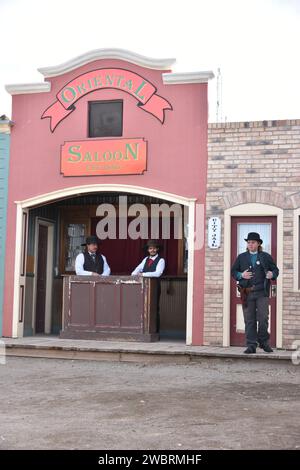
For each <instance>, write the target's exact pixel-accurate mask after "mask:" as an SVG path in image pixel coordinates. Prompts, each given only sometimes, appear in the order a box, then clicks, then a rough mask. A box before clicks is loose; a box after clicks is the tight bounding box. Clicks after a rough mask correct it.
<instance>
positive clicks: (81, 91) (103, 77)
mask: <svg viewBox="0 0 300 470" xmlns="http://www.w3.org/2000/svg"><path fill="white" fill-rule="evenodd" d="M107 88H112V89H115V90H119V91H124V92H126V93H129V94H130V95H131V96H133V98H135V99H136V100H138V106H139V108H140V109H143V110H144V111H146V112H147V113H150V114H152V115H153V116H155V117H156V118H157V119H158V120H159V121H160V122H161V123H162V124H163V123H164V120H165V109H170V110H172V106H171V104H170V103H169V102H168V101H167V100H166V99H165V98H162V97H161V96H159V95H158V94H157V93H156V92H157V88H156V87H155V86H154V85H153V84H152V83H151V82H149V80H147V79H146V78H144V77H142V76H141V75H139V74H137V73H134V72H131V71H130V70H124V69H114V68H110V69H97V70H92V71H90V72H87V73H84V74H82V75H79V77H76V78H74V79H73V80H71V81H70V82H69V83H67V84H66V85H65V86H64V87H63V88H61V90H60V91H59V92H58V93H57V94H56V101H55V102H54V103H53V104H51V106H49V107H48V108H47V109H46V111H44V113H43V114H42V119H45V118H50V129H51V132H54V130H55V128H56V126H57V125H58V124H59V123H60V122H61V121H62V120H63V119H65V118H66V117H67V116H68V115H69V114H70V113H72V112H73V111H74V110H75V109H76V108H75V106H74V105H75V103H76V102H77V101H78V100H79V99H80V98H82V97H83V96H86V95H87V94H88V93H92V92H93V91H98V90H105V89H107Z"/></svg>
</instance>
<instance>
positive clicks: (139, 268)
mask: <svg viewBox="0 0 300 470" xmlns="http://www.w3.org/2000/svg"><path fill="white" fill-rule="evenodd" d="M157 257H158V255H155V256H150V258H151V259H153V261H154V260H155V259H156V258H157ZM147 259H148V256H146V258H144V259H143V261H142V262H141V263H140V264H139V265H138V266H137V267H136V268H135V270H134V271H132V273H131V276H137V275H138V274H140V273H142V275H143V276H144V277H160V276H161V275H162V273H163V272H164V270H165V260H164V259H163V258H160V260H159V262H158V263H157V265H156V270H155V271H152V272H148V273H143V269H144V266H145V263H146V261H147Z"/></svg>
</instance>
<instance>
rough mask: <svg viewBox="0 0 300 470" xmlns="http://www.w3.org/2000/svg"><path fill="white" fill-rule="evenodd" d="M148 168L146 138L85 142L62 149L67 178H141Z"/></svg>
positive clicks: (63, 167) (64, 170) (62, 164)
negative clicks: (137, 176)
mask: <svg viewBox="0 0 300 470" xmlns="http://www.w3.org/2000/svg"><path fill="white" fill-rule="evenodd" d="M146 167H147V142H146V141H145V140H144V139H110V140H81V141H71V142H65V143H64V145H62V147H61V173H62V174H63V175H64V176H87V175H140V174H142V173H143V172H144V171H145V170H146Z"/></svg>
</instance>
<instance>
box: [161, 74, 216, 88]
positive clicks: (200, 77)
mask: <svg viewBox="0 0 300 470" xmlns="http://www.w3.org/2000/svg"><path fill="white" fill-rule="evenodd" d="M162 76H163V83H164V85H182V84H184V83H207V82H208V80H211V79H212V78H214V74H213V72H211V71H207V72H181V73H180V72H179V73H163V74H162Z"/></svg>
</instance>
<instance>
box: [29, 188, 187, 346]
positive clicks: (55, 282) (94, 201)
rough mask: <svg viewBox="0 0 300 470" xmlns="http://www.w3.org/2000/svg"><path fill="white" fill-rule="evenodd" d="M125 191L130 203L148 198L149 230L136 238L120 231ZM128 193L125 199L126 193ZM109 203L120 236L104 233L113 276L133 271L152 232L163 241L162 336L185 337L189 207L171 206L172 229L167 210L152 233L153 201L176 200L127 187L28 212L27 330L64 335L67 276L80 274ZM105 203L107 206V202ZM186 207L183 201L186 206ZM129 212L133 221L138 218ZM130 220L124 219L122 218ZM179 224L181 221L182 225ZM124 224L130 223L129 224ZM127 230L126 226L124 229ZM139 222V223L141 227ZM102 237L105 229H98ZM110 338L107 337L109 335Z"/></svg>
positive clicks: (101, 247) (103, 247) (102, 246)
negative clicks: (79, 262)
mask: <svg viewBox="0 0 300 470" xmlns="http://www.w3.org/2000/svg"><path fill="white" fill-rule="evenodd" d="M120 196H122V197H123V201H124V200H125V199H126V203H127V207H128V208H129V207H136V208H138V206H132V205H138V204H142V205H144V206H145V207H146V208H147V209H148V212H147V214H148V215H147V217H148V220H147V224H146V226H147V228H148V231H147V233H146V232H145V230H143V233H142V234H141V237H139V238H136V239H132V238H130V237H128V236H127V238H121V237H119V233H120V232H119V225H120V223H121V216H122V217H123V212H122V214H121V213H120ZM124 198H125V199H124ZM103 204H108V205H111V206H113V207H114V208H115V214H116V218H115V222H114V223H115V225H114V226H113V225H112V226H113V227H114V229H115V233H116V237H113V238H109V237H108V238H105V239H102V237H101V241H100V244H99V252H100V253H101V254H103V255H104V256H105V257H106V259H107V262H108V264H109V266H110V268H111V275H113V276H129V275H130V274H131V272H132V271H133V270H134V268H135V267H136V266H137V265H138V264H139V263H140V262H141V261H142V259H143V258H144V257H145V256H146V255H147V252H146V250H145V243H146V241H147V239H148V238H157V239H159V240H160V242H161V249H160V256H162V257H163V258H164V259H165V262H166V267H165V271H164V273H163V275H162V277H161V278H160V288H161V294H160V299H159V312H160V331H159V333H160V335H159V336H160V339H166V340H185V337H186V303H187V240H186V230H187V227H186V224H185V222H184V221H185V216H184V210H183V208H182V214H181V215H179V216H178V214H177V215H174V214H175V213H173V212H171V211H170V212H169V213H170V217H169V221H170V223H169V226H170V232H169V235H170V236H169V237H168V238H166V239H165V238H163V237H162V235H163V220H162V218H163V217H162V215H161V214H160V215H159V216H158V225H157V227H158V233H156V235H158V236H157V237H153V236H152V237H151V236H150V235H151V234H152V233H153V232H151V228H153V227H152V224H153V217H152V218H151V207H152V205H161V204H166V205H167V206H168V207H169V208H170V207H171V206H172V203H171V202H168V201H164V200H161V199H156V198H153V197H149V196H143V195H136V194H125V193H112V192H111V193H98V194H96V193H93V194H85V195H79V196H76V197H70V198H67V199H63V200H59V201H55V202H54V203H51V204H46V205H43V206H39V207H35V208H33V209H30V211H29V216H28V236H27V248H26V249H27V257H26V260H27V262H26V287H25V309H24V335H26V336H32V335H37V334H48V335H59V334H60V332H61V329H62V309H63V279H64V277H65V276H72V275H75V268H74V266H75V259H76V256H77V255H78V254H79V253H81V252H83V251H84V246H82V245H83V244H84V242H85V239H86V237H87V236H88V235H91V234H92V235H96V234H97V235H98V230H97V224H98V223H99V221H101V220H103V218H104V217H107V213H104V215H100V216H99V211H97V209H98V207H99V205H103ZM102 207H104V206H102ZM180 207H181V206H180ZM138 215H139V212H137V213H136V215H133V213H132V212H128V214H127V216H126V224H127V226H129V225H130V223H131V222H132V221H133V220H134V219H136V217H137V216H138ZM175 217H176V218H177V224H178V218H179V217H180V221H179V224H181V228H182V231H181V235H180V238H179V236H178V235H177V236H176V235H175V220H174V219H175ZM122 223H124V220H122ZM177 226H178V225H177ZM123 229H124V225H123ZM123 231H124V230H123ZM138 231H139V226H137V232H138ZM98 238H99V235H98ZM104 339H105V338H104Z"/></svg>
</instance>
